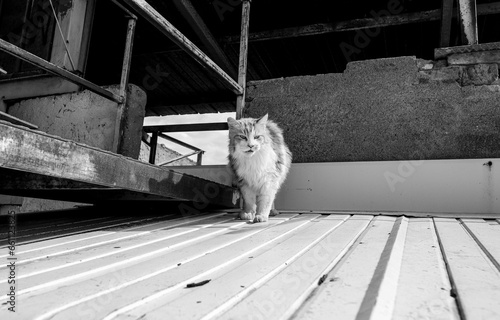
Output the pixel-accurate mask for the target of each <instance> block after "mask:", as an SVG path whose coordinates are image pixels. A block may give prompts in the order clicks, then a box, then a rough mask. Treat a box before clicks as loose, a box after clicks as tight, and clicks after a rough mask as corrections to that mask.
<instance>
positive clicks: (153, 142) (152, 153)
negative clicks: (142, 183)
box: [149, 131, 158, 164]
mask: <svg viewBox="0 0 500 320" xmlns="http://www.w3.org/2000/svg"><path fill="white" fill-rule="evenodd" d="M157 145H158V131H155V132H153V135H152V136H151V144H150V147H149V163H151V164H155V160H156V146H157Z"/></svg>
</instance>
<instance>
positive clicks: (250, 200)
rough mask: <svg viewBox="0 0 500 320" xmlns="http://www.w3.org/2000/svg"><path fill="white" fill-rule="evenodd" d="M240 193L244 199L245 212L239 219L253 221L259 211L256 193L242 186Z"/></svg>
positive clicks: (241, 213)
mask: <svg viewBox="0 0 500 320" xmlns="http://www.w3.org/2000/svg"><path fill="white" fill-rule="evenodd" d="M240 191H241V196H242V197H243V211H242V212H240V216H239V217H240V219H241V220H253V219H254V215H255V212H256V210H257V204H256V202H255V200H256V193H255V191H253V190H252V189H250V188H249V187H247V186H242V187H241V188H240Z"/></svg>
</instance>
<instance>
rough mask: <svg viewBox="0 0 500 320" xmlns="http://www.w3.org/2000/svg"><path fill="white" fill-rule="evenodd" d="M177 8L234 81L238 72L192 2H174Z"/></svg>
mask: <svg viewBox="0 0 500 320" xmlns="http://www.w3.org/2000/svg"><path fill="white" fill-rule="evenodd" d="M173 2H174V4H175V6H176V7H177V9H178V10H179V11H180V13H181V14H182V16H183V17H184V19H186V20H187V21H188V23H189V25H190V26H191V28H192V29H193V31H194V32H195V33H196V35H197V36H198V39H200V41H201V43H202V44H203V45H204V46H205V48H206V49H207V50H208V53H210V55H211V57H212V58H213V59H214V60H215V62H216V63H218V64H219V66H221V67H222V68H223V69H224V70H225V71H226V72H227V73H228V74H230V75H231V77H233V78H234V79H235V78H236V70H235V68H234V66H233V65H232V64H231V62H230V61H229V58H228V57H227V56H226V54H225V53H224V51H223V50H222V48H221V47H220V45H219V43H218V42H217V40H216V39H215V37H214V36H213V34H212V32H210V30H209V29H208V27H207V25H206V24H205V22H204V21H203V19H202V18H201V17H200V15H199V14H198V12H197V11H196V9H195V8H194V6H193V4H192V3H191V1H190V0H173Z"/></svg>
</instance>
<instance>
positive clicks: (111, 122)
mask: <svg viewBox="0 0 500 320" xmlns="http://www.w3.org/2000/svg"><path fill="white" fill-rule="evenodd" d="M107 89H109V90H110V91H113V92H115V93H118V86H110V87H107ZM127 90H128V97H127V103H126V105H125V106H123V107H122V110H120V106H119V105H118V104H117V103H116V102H113V101H111V100H108V99H106V98H103V97H101V96H99V95H97V94H95V93H93V92H90V91H88V90H84V91H80V92H75V93H68V94H60V95H52V96H46V97H39V98H33V99H27V100H22V101H20V102H17V103H15V104H13V105H10V106H9V107H8V113H9V114H11V115H13V116H15V117H18V118H20V119H23V120H25V121H28V122H30V123H33V124H35V125H37V126H38V127H39V130H41V131H44V132H47V133H50V134H53V135H57V136H60V137H62V138H66V139H71V140H74V141H77V142H81V143H85V144H87V145H89V146H93V147H97V148H100V149H103V150H108V151H112V152H115V153H120V154H123V155H125V156H128V157H132V158H135V159H138V158H139V153H140V148H141V135H142V125H143V122H144V114H145V106H146V93H145V92H144V91H143V90H142V89H140V88H139V87H137V86H135V85H129V87H128V89H127ZM120 111H121V113H120ZM74 205H75V204H74V203H64V202H60V201H59V202H56V201H47V200H39V199H30V198H25V199H24V202H23V208H22V211H24V212H26V211H40V210H54V209H64V208H68V207H73V206H74Z"/></svg>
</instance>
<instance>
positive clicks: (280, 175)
mask: <svg viewBox="0 0 500 320" xmlns="http://www.w3.org/2000/svg"><path fill="white" fill-rule="evenodd" d="M227 122H228V126H229V156H228V159H229V167H230V168H231V170H232V172H233V174H234V176H235V179H236V181H235V182H236V184H237V186H238V188H239V190H240V193H241V195H242V197H243V204H244V205H243V211H242V212H241V213H240V215H239V217H240V219H242V220H253V221H254V222H263V221H267V219H268V217H269V213H270V212H271V210H272V211H273V212H272V214H273V215H274V214H277V213H278V212H277V211H275V210H274V198H275V197H276V193H277V192H278V190H279V188H280V187H281V185H282V184H283V182H284V181H285V178H286V176H287V174H288V171H289V169H290V164H291V162H292V154H291V152H290V150H289V149H288V147H287V146H286V144H285V141H284V139H283V131H282V130H281V128H280V127H279V126H278V125H277V124H276V123H274V122H273V121H271V120H268V115H267V114H266V115H265V116H263V117H262V118H260V119H254V118H244V119H240V120H235V119H233V118H228V119H227Z"/></svg>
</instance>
